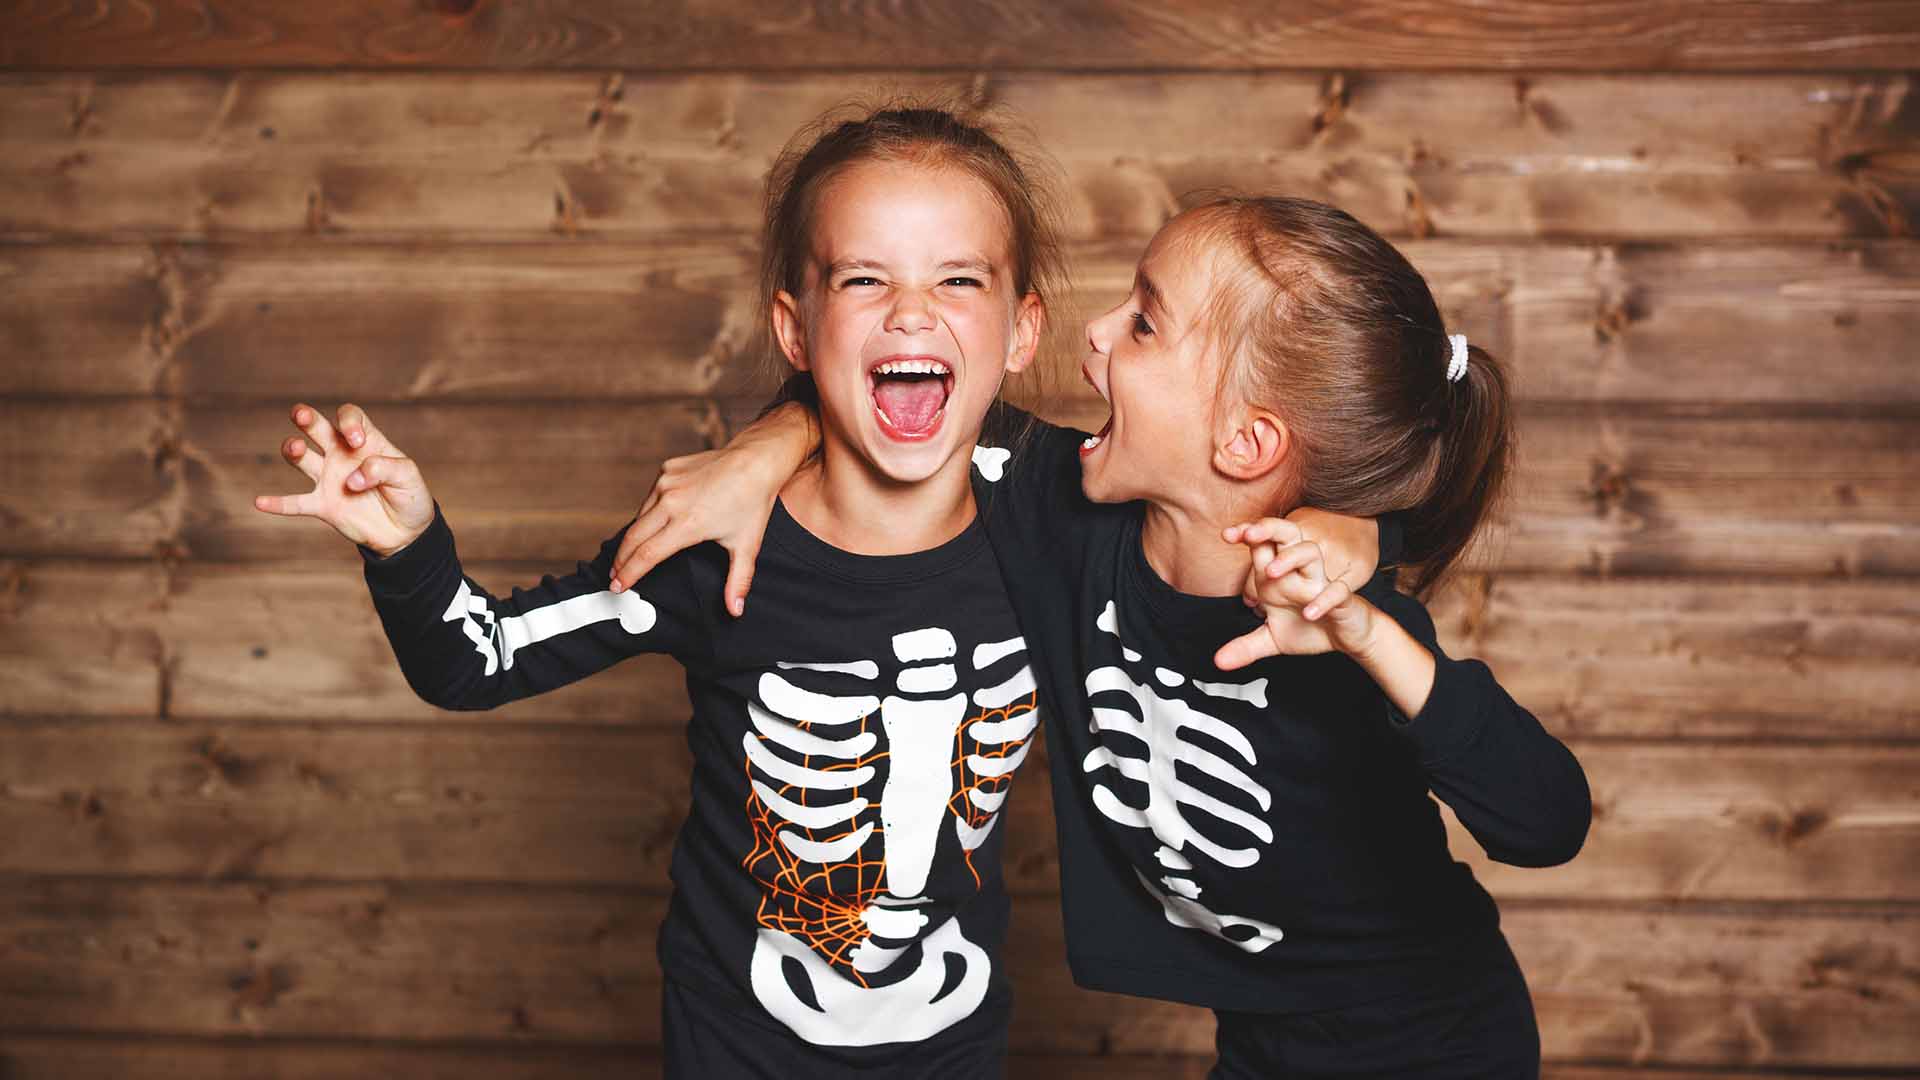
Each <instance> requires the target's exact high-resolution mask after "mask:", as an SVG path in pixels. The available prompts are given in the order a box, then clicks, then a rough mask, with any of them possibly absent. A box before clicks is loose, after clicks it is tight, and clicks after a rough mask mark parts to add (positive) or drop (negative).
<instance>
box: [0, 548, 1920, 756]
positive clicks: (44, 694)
mask: <svg viewBox="0 0 1920 1080" xmlns="http://www.w3.org/2000/svg"><path fill="white" fill-rule="evenodd" d="M455 520H456V527H458V525H457V522H458V519H455ZM289 524H290V525H294V524H305V525H309V526H311V527H313V528H316V529H318V528H322V527H321V526H317V525H313V524H312V523H310V522H294V523H289ZM619 526H620V520H618V515H615V518H614V519H612V520H610V522H609V524H608V526H607V532H608V535H612V533H613V532H614V531H615V530H617V529H618V528H619ZM598 542H599V541H598V540H597V539H595V540H593V541H591V543H592V544H593V545H594V546H595V547H596V548H597V545H598ZM338 544H339V550H336V551H335V552H334V557H333V558H332V559H330V560H327V561H325V562H322V563H313V562H298V563H290V564H285V565H272V564H256V565H237V564H225V565H220V564H213V565H208V564H181V565H178V566H175V567H174V568H173V569H172V570H168V569H167V568H166V567H164V566H162V565H160V564H142V563H99V562H84V561H82V562H75V561H64V560H0V585H4V590H3V591H0V599H3V600H4V601H5V607H4V609H0V611H3V612H4V622H0V627H4V631H5V632H4V633H0V675H4V677H5V679H6V680H7V686H8V694H7V696H6V700H5V702H4V708H5V709H6V710H8V711H12V712H14V713H48V714H63V715H65V714H76V715H89V716H153V715H156V714H157V715H161V716H165V717H168V718H178V719H199V720H210V719H218V718H232V719H253V718H278V719H282V720H288V721H300V720H320V721H331V720H342V719H345V720H356V721H357V720H365V721H380V720H419V721H429V722H431V721H434V720H437V719H444V718H445V717H446V714H445V713H442V712H439V711H437V710H434V709H432V708H431V707H429V706H427V705H426V704H424V703H423V702H421V701H420V700H419V699H418V698H417V697H415V696H414V694H413V692H412V691H411V690H410V689H409V688H408V687H407V685H406V683H405V681H404V680H403V679H402V677H401V675H400V671H399V668H398V665H397V664H396V663H395V662H394V659H393V651H392V648H391V646H390V645H389V644H388V642H387V640H386V635H385V633H384V631H383V630H382V629H381V627H380V624H379V620H378V618H377V617H376V615H375V613H374V611H373V605H372V601H371V600H369V599H368V597H367V594H366V587H365V585H364V583H363V582H362V580H361V575H360V560H359V556H358V555H357V554H356V553H354V552H353V551H352V550H351V549H350V548H348V547H347V546H346V542H345V541H344V540H341V541H338ZM591 554H592V551H591V550H589V549H588V548H587V547H586V546H584V545H583V547H582V548H581V550H580V551H579V552H578V554H577V556H576V558H588V557H590V556H591ZM573 566H574V561H573V559H568V560H563V561H558V562H555V563H552V564H548V565H544V566H543V565H539V564H527V563H515V564H503V563H491V562H481V561H478V560H473V561H468V562H467V563H466V565H465V569H466V571H467V573H468V575H469V576H470V577H472V578H474V579H475V580H476V581H478V582H479V583H480V584H482V585H484V586H486V587H487V588H488V589H489V590H492V591H493V592H495V593H496V594H503V595H504V594H505V593H506V592H507V591H508V590H509V589H511V588H512V586H514V585H516V584H519V585H525V584H532V583H534V582H537V581H538V580H539V578H540V576H541V575H542V574H544V573H565V572H567V571H570V570H571V569H572V568H573ZM1433 607H1434V614H1435V618H1436V622H1437V625H1438V627H1439V632H1440V641H1441V644H1442V645H1443V646H1444V647H1445V648H1447V650H1448V651H1449V652H1450V653H1452V654H1454V655H1466V656H1479V657H1482V658H1484V659H1486V660H1487V661H1488V662H1489V663H1491V664H1492V665H1493V667H1494V670H1495V672H1496V673H1497V674H1498V675H1499V676H1500V677H1501V679H1502V680H1503V681H1504V684H1505V685H1506V686H1507V688H1508V689H1509V690H1510V691H1511V692H1512V693H1513V695H1514V696H1515V698H1516V699H1517V700H1519V701H1520V702H1522V703H1524V704H1525V705H1527V706H1528V707H1529V708H1530V709H1532V710H1533V711H1534V712H1535V713H1536V715H1538V716H1540V717H1541V719H1542V720H1543V722H1545V723H1546V724H1547V725H1548V726H1549V727H1550V728H1551V729H1553V730H1555V731H1557V732H1560V733H1562V734H1565V735H1569V736H1575V737H1579V736H1660V737H1665V736H1694V737H1752V736H1758V737H1763V738H1785V739H1798V740H1846V739H1903V740H1910V739H1913V738H1915V737H1916V736H1920V709H1916V707H1915V701H1914V694H1913V672H1914V670H1915V668H1916V667H1917V666H1920V593H1916V591H1915V589H1914V587H1913V586H1911V585H1906V584H1901V583H1898V582H1846V581H1832V582H1790V581H1777V582H1764V581H1761V582H1755V581H1747V580H1739V579H1728V580H1724V581H1684V580H1658V579H1655V580H1630V579H1629V580H1612V581H1610V580H1600V579H1591V580H1590V579H1582V578H1565V577H1554V576H1537V575H1511V574H1502V575H1497V576H1494V577H1492V578H1488V577H1484V576H1470V577H1463V578H1462V579H1461V580H1460V581H1459V582H1458V583H1457V587H1456V588H1454V589H1452V590H1450V591H1447V592H1444V593H1442V594H1441V596H1439V597H1438V598H1436V600H1435V603H1434V606H1433ZM315 628H325V629H326V632H325V633H318V632H316V631H315ZM685 716H686V694H685V689H684V687H683V685H682V678H681V673H680V671H679V669H678V667H677V666H676V665H674V664H673V663H672V662H671V661H669V660H666V659H664V658H658V657H636V658H634V659H632V660H629V661H627V662H625V663H622V664H618V665H616V666H614V667H613V668H611V669H609V670H607V671H605V672H601V673H600V674H598V675H596V676H594V677H592V678H588V679H584V680H582V681H581V682H579V683H576V684H574V685H572V686H569V687H566V688H564V689H562V690H559V691H556V692H554V693H551V694H545V695H541V696H539V697H534V698H529V699H526V700H524V701H519V702H515V703H513V704H511V705H508V706H506V707H504V708H502V709H499V710H496V711H494V712H490V713H468V714H462V718H463V719H464V720H468V721H474V720H479V719H481V718H485V719H486V720H489V721H491V720H496V719H497V720H503V721H522V720H524V721H539V722H543V723H544V722H553V721H569V722H578V723H595V724H598V723H622V724H639V725H641V726H652V727H664V728H670V729H677V728H678V725H679V724H680V723H681V721H682V720H683V719H684V718H685Z"/></svg>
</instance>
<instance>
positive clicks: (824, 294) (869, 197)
mask: <svg viewBox="0 0 1920 1080" xmlns="http://www.w3.org/2000/svg"><path fill="white" fill-rule="evenodd" d="M1010 233H1011V230H1010V226H1009V224H1008V218H1007V214H1006V211H1005V210H1004V209H1003V208H1002V207H1001V205H1000V203H999V201H998V200H997V199H996V198H995V197H994V194H993V192H992V190H991V189H989V188H988V187H987V185H986V184H984V183H982V182H981V181H980V180H978V179H976V178H975V177H973V176H972V175H970V174H968V173H966V172H964V171H961V170H957V169H952V168H945V167H941V166H939V165H927V164H918V163H907V162H896V161H864V162H860V163H857V164H854V165H850V166H848V167H847V168H845V169H844V170H843V171H841V172H840V174H839V175H837V176H835V177H834V178H833V179H832V180H830V181H828V182H827V184H826V185H825V186H824V187H823V188H822V189H821V191H820V192H819V196H818V202H817V203H816V205H815V208H814V213H813V218H812V227H811V236H810V241H811V243H810V251H809V253H808V256H807V259H806V264H805V271H804V279H803V282H802V285H801V289H800V294H799V295H798V296H794V295H792V294H791V293H788V292H786V291H784V290H783V291H781V292H780V293H778V294H777V295H776V296H775V297H774V303H773V313H772V318H773V326H774V335H775V340H777V341H778V342H779V343H780V348H781V350H782V351H783V352H784V353H785V354H786V356H787V360H788V362H789V363H791V364H792V365H793V366H794V367H795V368H797V369H799V370H802V371H810V372H812V374H813V379H814V384H815V386H816V387H817V388H818V390H819V394H820V414H821V427H822V431H823V442H824V444H825V447H824V452H825V453H826V454H827V460H828V462H829V467H831V463H832V462H833V461H834V460H836V459H839V458H846V459H848V460H858V461H861V462H863V463H864V465H865V466H866V468H868V469H869V470H871V471H872V472H873V473H875V474H877V476H879V477H882V478H884V479H886V480H888V481H892V482H894V483H909V484H910V483H918V482H920V481H922V480H926V479H927V478H929V477H932V476H934V475H936V474H939V473H942V472H943V471H946V472H952V473H954V474H955V475H957V476H959V477H961V478H964V476H965V470H966V467H967V462H968V460H969V459H970V456H971V452H972V449H973V445H974V441H975V440H976V439H977V438H978V437H979V434H980V425H981V423H982V420H983V419H984V417H985V415H986V410H987V407H988V405H990V404H992V402H993V399H994V397H995V395H997V394H998V393H999V391H1000V382H1001V380H1002V378H1004V377H1005V375H1006V374H1007V373H1008V372H1013V371H1019V370H1021V369H1022V368H1024V367H1025V366H1026V365H1027V363H1028V362H1029V361H1031V360H1032V358H1033V351H1034V347H1035V345H1036V344H1037V342H1038V339H1039V328H1040V319H1041V308H1040V302H1039V299H1038V298H1037V297H1035V296H1032V295H1028V296H1019V295H1016V290H1015V286H1014V274H1013V268H1012V267H1011V266H1010V265H1009V261H1010V259H1011V257H1012V256H1011V250H1010V249H1011V243H1010Z"/></svg>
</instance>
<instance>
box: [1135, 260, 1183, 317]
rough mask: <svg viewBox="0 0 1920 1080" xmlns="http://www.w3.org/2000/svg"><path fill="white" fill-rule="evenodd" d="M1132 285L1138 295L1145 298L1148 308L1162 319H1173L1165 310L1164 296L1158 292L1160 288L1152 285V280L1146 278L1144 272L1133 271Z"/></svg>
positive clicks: (1165, 301)
mask: <svg viewBox="0 0 1920 1080" xmlns="http://www.w3.org/2000/svg"><path fill="white" fill-rule="evenodd" d="M1133 284H1134V287H1135V288H1137V289H1139V290H1140V294H1141V295H1142V296H1145V297H1146V298H1147V306H1148V307H1150V308H1153V309H1154V310H1156V311H1158V312H1159V313H1160V314H1161V316H1162V317H1164V318H1169V319H1170V318H1172V317H1173V315H1172V312H1169V311H1168V310H1167V297H1166V294H1165V293H1163V292H1161V291H1160V286H1158V285H1155V284H1154V283H1153V279H1152V278H1150V277H1148V276H1147V272H1146V271H1145V270H1136V271H1134V274H1133Z"/></svg>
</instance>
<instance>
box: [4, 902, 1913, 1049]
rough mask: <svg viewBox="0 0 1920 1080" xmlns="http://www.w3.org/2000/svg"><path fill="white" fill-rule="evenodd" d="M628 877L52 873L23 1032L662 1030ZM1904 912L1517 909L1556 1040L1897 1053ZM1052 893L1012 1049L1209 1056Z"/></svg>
mask: <svg viewBox="0 0 1920 1080" xmlns="http://www.w3.org/2000/svg"><path fill="white" fill-rule="evenodd" d="M662 909H663V903H662V901H661V900H660V899H659V898H658V897H652V896H636V895H633V894H631V893H628V892H625V891H593V892H588V891H579V890H551V889H542V890H524V889H476V888H463V889H460V890H454V891H449V890H444V889H436V888H431V887H417V886H388V885H352V886H334V885H287V886H274V885H266V884H259V883H235V884H217V883H210V884H201V883H186V882H110V881H101V880H72V879H67V880H58V879H42V880H33V881H24V882H18V883H14V882H9V883H8V885H7V887H6V888H5V889H3V890H0V935H4V937H3V938H0V940H4V941H5V942H6V944H7V948H8V956H9V962H8V964H7V965H6V966H5V967H4V968H0V1003H3V1004H4V1005H5V1007H6V1010H7V1015H8V1016H9V1018H10V1022H9V1028H10V1033H11V1034H13V1035H19V1034H29V1033H33V1032H39V1031H46V1032H58V1031H61V1030H64V1029H71V1028H74V1027H79V1026H85V1027H89V1028H94V1029H97V1030H101V1031H105V1032H113V1033H115V1034H118V1035H122V1036H126V1035H134V1034H152V1035H173V1036H231V1037H243V1036H248V1035H271V1036H274V1037H282V1038H341V1039H355V1040H358V1039H382V1040H401V1041H410V1042H411V1041H418V1042H432V1041H436V1040H455V1041H489V1042H500V1043H508V1042H511V1043H514V1044H517V1045H536V1046H537V1045H559V1046H566V1045H594V1044H607V1043H614V1044H622V1045H635V1046H644V1045H657V1039H658V1033H659V1014H658V1005H657V993H658V980H659V975H658V971H657V967H656V965H655V961H654V957H653V937H654V928H655V926H656V925H657V923H658V920H659V918H660V916H661V912H662ZM1913 922H1914V916H1913V915H1912V914H1911V913H1910V912H1907V911H1901V910H1888V911H1881V910H1871V909H1859V910H1854V911H1850V912H1835V913H1827V912H1820V911H1800V912H1796V913H1792V914H1787V913H1784V912H1780V911H1728V912H1717V911H1699V910H1612V909H1605V908H1600V909H1593V908H1554V907H1532V906H1525V905H1514V906H1510V907H1509V909H1508V911H1507V912H1506V913H1505V917H1504V919H1503V925H1504V927H1505V929H1506V933H1507V935H1508V937H1509V938H1510V940H1511V941H1512V942H1513V945H1514V951H1515V953H1516V955H1517V956H1518V957H1519V958H1520V961H1521V965H1522V967H1523V968H1524V969H1525V970H1526V971H1527V973H1528V979H1529V983H1530V985H1531V988H1532V990H1533V993H1534V997H1535V1002H1536V1008H1537V1010H1538V1012H1539V1014H1540V1022H1541V1029H1542V1038H1543V1043H1544V1045H1545V1052H1546V1054H1547V1055H1548V1056H1549V1057H1550V1058H1553V1059H1555V1060H1558V1061H1567V1062H1579V1063H1585V1064H1599V1063H1621V1064H1624V1063H1627V1062H1633V1063H1637V1064H1643V1065H1654V1066H1672V1065H1687V1066H1707V1065H1712V1066H1719V1065H1730V1066H1736V1067H1755V1066H1758V1067H1766V1066H1775V1067H1778V1066H1794V1065H1813V1066H1814V1067H1816V1068H1819V1067H1825V1068H1838V1067H1889V1066H1896V1065H1898V1064H1899V1063H1900V1062H1902V1061H1905V1060H1910V1059H1911V1058H1912V1057H1913V1056H1914V1054H1915V1052H1916V1049H1920V1045H1917V1040H1920V1036H1917V1035H1916V1034H1915V1032H1916V1030H1920V1025H1916V1024H1915V1020H1916V1019H1920V1017H1916V1016H1915V1013H1916V1012H1917V1011H1920V1006H1916V1003H1915V1001H1914V1000H1913V995H1912V993H1911V987H1910V986H1909V985H1908V984H1909V983H1910V981H1911V980H1910V979H1909V978H1908V977H1907V975H1906V972H1907V971H1908V970H1910V969H1911V967H1912V965H1913V963H1914V959H1913V957H1912V955H1911V954H1912V951H1913V948H1914V944H1913V943H1914V941H1916V940H1920V935H1916V934H1915V933H1914V929H1915V927H1914V925H1913ZM1060 934H1061V931H1060V921H1059V914H1058V907H1057V905H1056V904H1055V902H1054V900H1053V899H1052V898H1050V897H1034V898H1031V899H1025V900H1021V901H1018V902H1017V903H1016V912H1015V919H1014V924H1013V932H1012V936H1011V938H1010V940H1009V942H1008V946H1007V949H1006V951H1005V953H1004V955H1005V957H1006V958H1007V963H1008V966H1009V971H1010V973H1011V975H1012V976H1013V978H1014V980H1015V988H1016V993H1017V994H1018V995H1019V998H1020V1003H1021V1004H1020V1007H1019V1009H1018V1010H1016V1015H1015V1019H1014V1029H1013V1038H1012V1043H1013V1046H1014V1048H1015V1049H1016V1050H1017V1051H1020V1052H1050V1053H1063V1054H1075V1055H1088V1054H1093V1053H1096V1052H1100V1053H1112V1054H1120V1055H1132V1054H1193V1055H1198V1054H1204V1053H1207V1052H1209V1050H1210V1048H1211V1045H1212V1031H1211V1024H1210V1023H1209V1022H1208V1018H1207V1016H1206V1014H1205V1013H1204V1012H1201V1011H1199V1010H1195V1009H1191V1008H1188V1007H1184V1006H1177V1005H1170V1004H1166V1003H1160V1002H1152V1001H1147V1000H1145V999H1139V998H1130V997H1116V996H1109V995H1099V994H1092V993H1089V992H1087V991H1083V990H1079V989H1078V988H1076V987H1074V986H1073V985H1072V981H1071V979H1070V978H1069V976H1068V974H1067V971H1066V965H1065V964H1064V963H1063V948H1062V943H1061V937H1060Z"/></svg>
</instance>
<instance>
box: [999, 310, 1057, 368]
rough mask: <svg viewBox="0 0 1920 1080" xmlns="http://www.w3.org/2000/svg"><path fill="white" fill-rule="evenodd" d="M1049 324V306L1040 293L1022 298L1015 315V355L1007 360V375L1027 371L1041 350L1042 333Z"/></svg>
mask: <svg viewBox="0 0 1920 1080" xmlns="http://www.w3.org/2000/svg"><path fill="white" fill-rule="evenodd" d="M1046 324H1047V305H1046V304H1045V303H1043V302H1042V301H1041V299H1040V294H1039V293H1031V292H1030V293H1028V294H1027V295H1025V296H1023V297H1021V298H1020V310H1019V311H1016V312H1014V313H1013V355H1012V356H1010V357H1008V358H1007V374H1009V375H1013V374H1016V373H1018V372H1022V371H1025V370H1026V369H1027V365H1029V364H1031V363H1033V357H1034V354H1035V353H1037V352H1038V351H1039V350H1040V331H1041V329H1042V328H1043V327H1045V326H1046Z"/></svg>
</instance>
